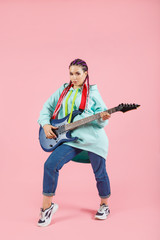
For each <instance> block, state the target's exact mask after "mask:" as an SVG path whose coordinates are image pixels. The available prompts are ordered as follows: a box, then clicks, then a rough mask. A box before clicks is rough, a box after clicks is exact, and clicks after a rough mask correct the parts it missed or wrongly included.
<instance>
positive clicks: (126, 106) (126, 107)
mask: <svg viewBox="0 0 160 240" xmlns="http://www.w3.org/2000/svg"><path fill="white" fill-rule="evenodd" d="M139 106H140V105H138V104H135V103H133V104H128V103H121V104H119V105H118V106H117V107H116V110H117V111H121V112H123V113H124V112H127V111H130V110H133V109H137V107H139Z"/></svg>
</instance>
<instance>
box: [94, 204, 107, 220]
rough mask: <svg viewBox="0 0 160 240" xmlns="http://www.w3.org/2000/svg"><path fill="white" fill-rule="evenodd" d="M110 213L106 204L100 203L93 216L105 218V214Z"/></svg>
mask: <svg viewBox="0 0 160 240" xmlns="http://www.w3.org/2000/svg"><path fill="white" fill-rule="evenodd" d="M109 214H110V209H109V207H108V205H106V204H105V203H103V204H102V205H101V204H100V208H99V209H98V211H97V213H96V215H95V218H96V219H106V218H107V216H108V215H109Z"/></svg>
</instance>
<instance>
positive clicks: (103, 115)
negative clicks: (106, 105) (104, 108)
mask: <svg viewBox="0 0 160 240" xmlns="http://www.w3.org/2000/svg"><path fill="white" fill-rule="evenodd" d="M100 116H101V118H102V119H103V121H104V120H107V119H108V118H110V117H111V114H109V113H107V112H101V113H100Z"/></svg>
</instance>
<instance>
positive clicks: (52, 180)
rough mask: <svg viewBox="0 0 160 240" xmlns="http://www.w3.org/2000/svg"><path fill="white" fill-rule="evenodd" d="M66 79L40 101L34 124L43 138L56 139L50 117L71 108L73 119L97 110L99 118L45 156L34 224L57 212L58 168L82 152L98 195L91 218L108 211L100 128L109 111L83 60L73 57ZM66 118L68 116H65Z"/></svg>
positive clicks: (105, 150) (103, 138)
mask: <svg viewBox="0 0 160 240" xmlns="http://www.w3.org/2000/svg"><path fill="white" fill-rule="evenodd" d="M69 74H70V82H69V84H68V83H65V84H63V85H62V86H61V87H60V88H59V89H58V90H57V91H56V92H55V93H53V94H52V95H51V96H50V98H49V99H48V100H47V101H46V102H45V103H44V105H43V109H42V110H41V112H40V116H39V119H38V123H39V124H40V126H41V127H42V128H43V129H44V132H45V135H46V138H50V139H51V138H56V135H55V133H54V131H53V130H54V129H56V127H54V126H52V125H51V124H50V119H51V118H52V119H61V118H64V117H65V116H66V115H67V114H72V112H73V111H74V110H76V109H77V110H78V109H79V110H81V112H82V113H81V114H79V115H77V116H76V117H74V119H73V122H74V121H77V120H80V119H82V118H85V117H87V116H91V115H93V114H96V113H100V116H101V118H100V119H96V120H94V121H92V122H90V123H87V124H85V125H83V126H81V127H79V128H76V129H74V130H73V131H72V133H71V136H72V137H75V136H78V140H77V141H72V142H64V143H63V144H61V145H59V146H58V147H57V148H56V149H55V150H54V151H53V152H52V153H51V154H50V156H49V157H48V159H47V160H46V162H45V164H44V175H43V192H42V194H43V206H42V208H40V219H39V221H38V224H37V225H38V226H47V225H49V224H50V222H51V219H52V215H53V214H54V213H55V212H56V211H57V209H58V204H56V203H53V202H52V198H53V196H54V195H55V192H56V187H57V183H58V176H59V170H60V169H61V168H62V166H63V165H64V164H66V163H67V162H69V161H70V160H72V159H74V157H75V156H80V155H78V154H80V153H81V152H82V151H84V152H86V153H87V154H88V155H87V156H88V160H89V161H88V162H89V163H91V166H92V169H93V172H94V174H95V179H96V186H97V190H98V194H99V196H100V200H101V202H100V208H99V209H98V211H97V213H96V215H95V218H96V219H106V218H107V215H108V214H109V213H110V209H109V207H108V198H109V196H110V195H111V191H110V181H109V178H108V174H107V172H106V157H107V153H108V138H107V135H106V133H105V131H104V127H105V126H106V125H107V124H108V119H109V118H110V116H111V115H110V114H109V113H107V112H103V111H105V110H107V107H106V105H105V103H104V102H103V100H102V98H101V95H100V93H99V91H98V88H97V85H96V84H95V85H90V84H89V75H88V66H87V64H86V62H85V61H83V60H81V59H75V60H74V61H72V62H71V63H70V65H69ZM69 121H70V119H69Z"/></svg>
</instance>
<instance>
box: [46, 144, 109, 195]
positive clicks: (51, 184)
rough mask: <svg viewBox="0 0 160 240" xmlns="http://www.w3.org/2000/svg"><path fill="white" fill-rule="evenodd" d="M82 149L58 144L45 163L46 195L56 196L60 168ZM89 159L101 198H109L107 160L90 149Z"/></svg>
mask: <svg viewBox="0 0 160 240" xmlns="http://www.w3.org/2000/svg"><path fill="white" fill-rule="evenodd" d="M81 151H82V150H81V149H79V148H75V147H71V146H68V145H66V144H62V145H60V146H58V147H57V148H56V149H55V150H54V151H53V152H52V153H51V154H50V156H49V157H48V159H47V160H46V162H45V163H44V175H43V192H42V194H43V195H45V196H54V195H55V191H56V187H57V183H58V176H59V170H60V169H61V168H62V166H63V165H64V164H65V163H67V162H69V161H70V160H72V158H74V157H75V156H76V155H77V154H79V153H80V152H81ZM88 156H89V160H90V162H91V165H92V169H93V172H94V174H95V179H96V181H97V184H96V186H97V189H98V193H99V196H100V197H101V198H108V197H109V196H110V194H111V193H110V182H109V178H108V174H107V172H106V160H105V159H104V158H103V157H101V156H99V155H97V154H95V153H93V152H89V151H88Z"/></svg>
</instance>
